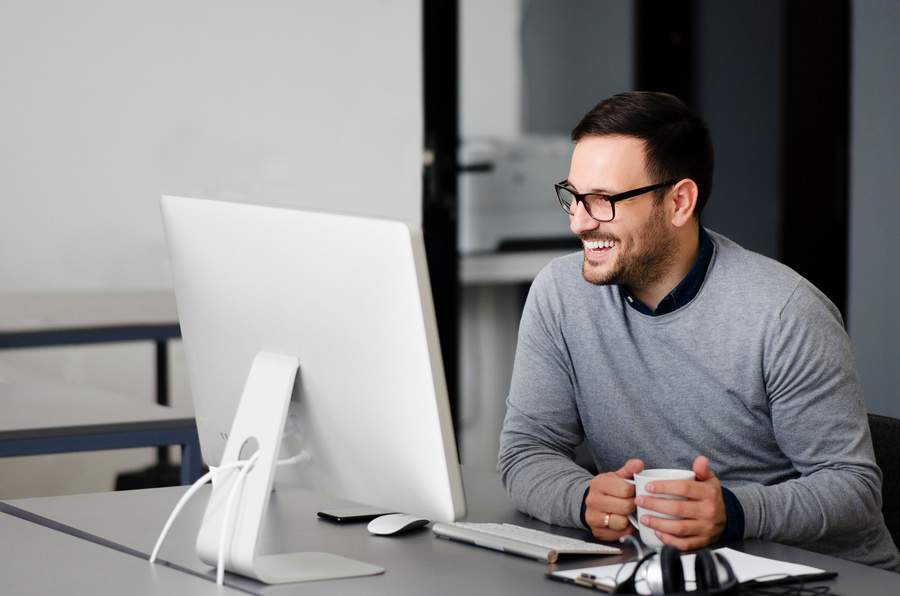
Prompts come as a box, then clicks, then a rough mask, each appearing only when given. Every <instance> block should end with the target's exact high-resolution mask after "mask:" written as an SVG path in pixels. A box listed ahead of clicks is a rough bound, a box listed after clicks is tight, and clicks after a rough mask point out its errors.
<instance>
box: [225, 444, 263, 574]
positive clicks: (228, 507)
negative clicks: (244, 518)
mask: <svg viewBox="0 0 900 596" xmlns="http://www.w3.org/2000/svg"><path fill="white" fill-rule="evenodd" d="M260 455H262V451H257V452H256V453H254V454H253V456H252V457H251V458H250V459H249V460H247V461H246V464H247V465H245V466H242V467H241V470H240V472H238V477H237V479H236V480H235V481H234V485H233V486H232V487H231V490H230V491H229V492H228V500H227V501H226V503H225V519H224V520H223V521H222V531H221V532H220V533H219V554H218V557H217V559H216V583H217V584H219V585H220V586H221V585H222V584H223V583H224V582H225V542H226V541H227V539H228V534H229V530H230V528H229V525H230V522H231V518H232V514H233V511H232V510H233V508H234V504H235V502H236V501H235V497H236V496H237V494H238V493H239V492H240V491H241V489H242V488H243V485H244V478H246V476H247V473H248V472H249V471H250V469H251V468H252V467H253V464H255V463H256V460H258V459H259V456H260Z"/></svg>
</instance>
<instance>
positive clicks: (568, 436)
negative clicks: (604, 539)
mask: <svg viewBox="0 0 900 596" xmlns="http://www.w3.org/2000/svg"><path fill="white" fill-rule="evenodd" d="M554 292H555V288H554V284H553V282H552V266H551V267H548V268H546V269H545V270H544V271H543V272H542V273H541V274H540V275H538V277H537V278H536V279H535V282H534V284H532V287H531V291H530V292H529V294H528V299H527V301H526V303H525V310H524V312H523V314H522V321H521V323H520V325H519V339H518V344H517V347H516V358H515V363H514V365H513V375H512V381H511V384H510V392H509V397H508V398H507V401H506V407H507V410H506V418H505V420H504V423H503V430H502V431H501V433H500V453H499V456H498V464H497V471H498V472H499V473H500V477H501V479H502V481H503V485H504V486H505V487H506V490H507V491H508V492H509V494H510V496H511V497H512V500H513V503H514V504H515V506H516V508H517V509H519V510H520V511H523V512H524V513H527V514H529V515H532V516H534V517H536V518H538V519H540V520H542V521H544V522H547V523H551V524H559V525H566V526H572V527H582V526H581V521H580V518H581V503H582V496H583V495H584V492H585V490H587V488H588V486H589V484H590V481H591V478H592V476H591V474H590V472H588V471H587V470H585V469H584V468H582V467H580V466H578V465H577V464H576V463H575V462H574V450H575V447H576V446H577V445H578V444H579V443H581V441H582V439H583V436H584V433H583V430H582V427H581V421H580V419H579V416H578V409H577V406H576V404H575V391H574V388H573V383H572V372H571V364H570V362H571V360H570V359H569V357H568V354H567V349H566V347H565V341H564V338H563V336H562V332H561V325H560V322H559V321H560V317H561V312H560V311H561V303H560V301H559V299H558V296H557V295H555V293H554Z"/></svg>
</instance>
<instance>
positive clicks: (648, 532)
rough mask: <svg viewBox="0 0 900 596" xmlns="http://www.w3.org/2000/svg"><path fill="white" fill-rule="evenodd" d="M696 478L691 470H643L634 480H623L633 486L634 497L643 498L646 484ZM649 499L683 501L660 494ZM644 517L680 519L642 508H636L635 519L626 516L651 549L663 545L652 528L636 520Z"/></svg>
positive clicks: (652, 494) (672, 496)
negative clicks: (656, 481)
mask: <svg viewBox="0 0 900 596" xmlns="http://www.w3.org/2000/svg"><path fill="white" fill-rule="evenodd" d="M695 478H696V476H695V475H694V472H693V471H691V470H669V469H656V470H644V471H643V472H640V473H639V474H635V475H634V480H628V479H625V482H627V483H628V484H633V485H634V493H635V496H638V497H639V496H643V495H646V494H647V489H646V486H647V483H649V482H653V481H654V480H694V479H695ZM650 496H651V497H658V498H660V499H675V500H684V497H676V496H674V495H665V494H661V493H650ZM645 515H655V516H656V517H664V518H666V519H681V518H679V517H677V516H675V515H668V514H666V513H659V512H657V511H649V510H647V509H644V508H643V507H638V509H637V517H635V516H634V515H629V516H628V521H630V522H631V525H632V526H634V527H635V529H637V530H638V531H639V532H640V533H641V541H642V542H643V543H644V544H645V545H647V546H650V547H653V548H661V547H662V545H663V543H662V541H660V539H659V538H658V537H657V536H656V532H655V531H654V530H653V528H648V527H646V526H645V525H644V524H642V523H640V522H639V521H638V520H640V518H642V517H643V516H645Z"/></svg>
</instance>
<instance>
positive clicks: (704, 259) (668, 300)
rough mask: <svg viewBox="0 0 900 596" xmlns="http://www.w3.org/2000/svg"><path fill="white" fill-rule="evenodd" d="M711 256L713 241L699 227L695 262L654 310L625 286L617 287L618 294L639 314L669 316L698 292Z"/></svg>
mask: <svg viewBox="0 0 900 596" xmlns="http://www.w3.org/2000/svg"><path fill="white" fill-rule="evenodd" d="M712 256H713V241H712V238H710V236H709V234H708V233H707V232H706V230H705V229H703V226H700V249H699V251H698V252H697V260H696V261H694V265H693V266H692V267H691V270H690V271H688V274H687V275H686V276H685V277H684V279H682V280H681V283H679V284H678V285H677V286H675V288H674V289H673V290H672V291H671V292H669V293H668V294H667V295H666V297H665V298H663V299H662V300H661V301H660V303H659V305H658V306H657V307H656V310H651V309H650V307H648V306H647V305H646V304H644V303H643V302H641V301H640V300H638V299H637V298H636V297H635V296H634V295H633V294H632V293H631V292H630V291H629V290H628V288H626V287H625V286H619V292H620V293H621V294H622V297H623V298H624V299H625V302H627V303H628V304H630V305H631V307H632V308H634V309H635V310H636V311H638V312H639V313H642V314H645V315H649V316H651V317H658V316H660V315H665V314H669V313H670V312H674V311H676V310H678V309H679V308H681V307H682V306H685V305H686V304H688V303H689V302H690V301H691V300H693V299H694V297H695V296H696V295H697V292H699V291H700V288H701V287H702V286H703V281H704V280H705V279H706V271H707V269H708V268H709V263H710V261H711V260H712Z"/></svg>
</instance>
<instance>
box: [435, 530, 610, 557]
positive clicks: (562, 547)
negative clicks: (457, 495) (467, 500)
mask: <svg viewBox="0 0 900 596" xmlns="http://www.w3.org/2000/svg"><path fill="white" fill-rule="evenodd" d="M432 530H433V531H434V533H435V534H436V535H438V536H440V537H442V538H449V539H452V540H459V541H462V542H468V543H470V544H475V545H477V546H483V547H485V548H491V549H494V550H499V551H502V552H508V553H512V554H516V555H521V556H524V557H530V558H532V559H538V560H539V561H547V562H548V563H555V562H556V560H557V558H558V557H559V555H619V554H622V551H621V550H620V549H618V548H616V547H614V546H607V545H605V544H596V543H594V542H585V541H584V540H578V539H576V538H568V537H567V536H557V535H556V534H550V533H549V532H542V531H540V530H532V529H531V528H523V527H521V526H516V525H513V524H486V523H468V522H456V523H450V524H444V523H435V524H434V526H433V527H432Z"/></svg>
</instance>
